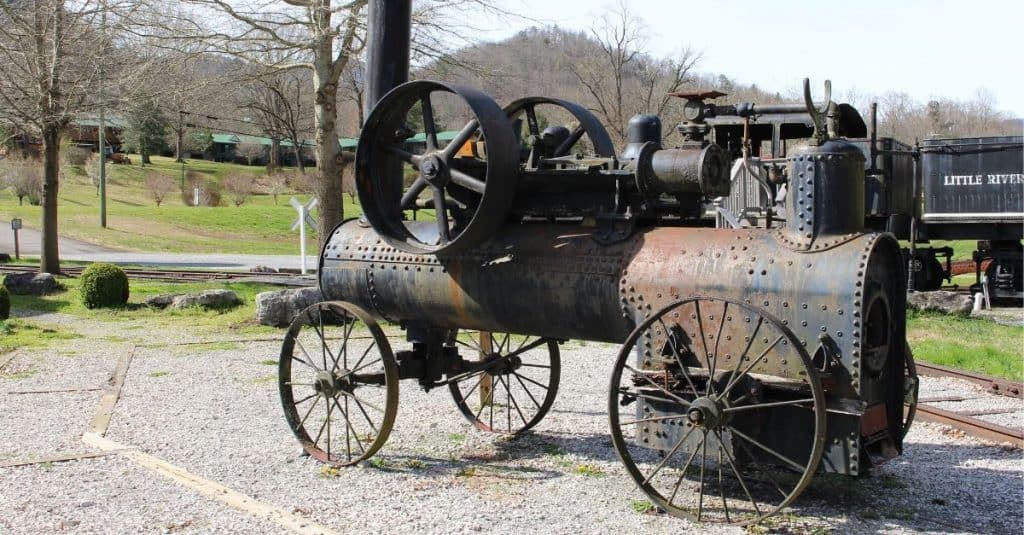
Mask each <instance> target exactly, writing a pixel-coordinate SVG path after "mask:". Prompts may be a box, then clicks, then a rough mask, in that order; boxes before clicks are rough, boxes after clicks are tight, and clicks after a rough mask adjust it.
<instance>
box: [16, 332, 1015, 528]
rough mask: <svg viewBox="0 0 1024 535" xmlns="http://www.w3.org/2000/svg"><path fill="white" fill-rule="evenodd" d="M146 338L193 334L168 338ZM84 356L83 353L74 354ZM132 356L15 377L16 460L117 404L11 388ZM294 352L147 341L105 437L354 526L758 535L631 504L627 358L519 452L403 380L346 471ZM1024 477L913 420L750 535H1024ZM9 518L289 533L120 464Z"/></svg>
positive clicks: (98, 346) (446, 400) (56, 472)
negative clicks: (337, 463) (894, 443)
mask: <svg viewBox="0 0 1024 535" xmlns="http://www.w3.org/2000/svg"><path fill="white" fill-rule="evenodd" d="M39 319H43V320H46V321H54V322H61V323H63V322H65V321H68V318H67V317H59V316H56V315H48V316H44V317H40V318H39ZM93 329H94V326H90V327H89V330H90V331H92V330H93ZM99 332H102V331H99ZM147 338H148V339H151V340H164V341H171V340H173V339H175V338H177V339H178V340H179V341H182V342H184V341H188V337H187V336H186V335H182V334H175V333H173V332H170V331H169V330H168V331H166V332H164V331H157V332H152V333H147ZM71 348H77V349H76V351H77V353H78V355H77V356H74V357H68V356H61V352H68V351H69V350H71ZM125 348H126V345H125V344H124V343H111V342H104V341H103V340H100V339H95V338H92V339H86V340H77V341H69V342H68V343H67V344H65V345H63V346H55V347H54V348H51V349H49V350H46V351H37V352H26V353H24V354H21V355H19V356H18V357H17V358H16V359H15V361H14V362H12V363H11V364H10V365H8V367H7V368H6V369H5V370H4V372H3V373H0V417H2V418H3V421H4V423H5V425H4V426H3V427H2V428H0V462H3V461H6V460H9V459H26V458H38V457H41V456H44V455H46V454H54V453H63V452H68V451H76V452H77V451H87V450H88V448H87V447H85V446H84V445H82V444H81V443H80V441H79V440H78V438H77V437H79V436H80V435H81V433H82V432H83V431H85V430H86V429H87V427H88V425H89V423H90V421H91V417H92V413H93V411H94V410H95V406H96V405H97V404H98V399H99V394H100V392H80V393H65V394H36V395H28V394H24V395H9V394H4V393H6V392H9V391H14V390H30V389H43V388H44V387H49V388H75V387H88V386H92V387H95V386H99V385H101V384H102V383H103V382H105V381H106V379H107V377H108V376H109V374H110V371H111V370H113V368H114V365H115V364H116V361H117V358H118V357H119V356H120V354H121V353H120V352H121V351H124V350H125ZM278 350H279V347H278V344H276V343H247V344H236V345H225V346H223V347H222V348H218V349H216V350H210V349H209V348H208V347H207V348H202V347H198V348H197V347H195V346H178V347H170V348H160V347H157V348H154V347H139V348H137V349H136V352H135V357H134V360H133V361H132V364H131V368H130V369H129V373H128V377H127V380H126V383H125V386H124V389H123V391H122V397H121V400H120V402H119V403H118V405H117V409H116V412H115V414H114V417H113V421H112V423H111V427H110V430H109V432H108V433H107V437H108V438H110V439H111V440H114V441H117V442H119V443H122V444H125V445H131V446H137V447H139V448H140V449H141V450H142V451H144V452H146V453H149V454H151V455H154V456H156V457H159V458H161V459H163V460H165V461H167V462H170V463H173V464H175V465H177V466H180V467H182V468H184V469H186V470H189V471H190V472H192V473H194V474H196V475H198V476H200V477H203V478H206V479H209V480H213V481H216V482H218V483H220V484H222V485H225V486H227V487H230V488H232V489H234V490H236V491H239V492H242V493H244V494H247V495H249V496H251V497H253V498H255V499H256V500H258V501H261V502H263V503H267V504H270V505H273V506H276V507H280V508H283V509H285V510H287V511H291V512H293V513H295V514H298V515H301V516H304V517H307V518H309V519H311V520H313V521H315V522H317V523H319V524H322V525H325V526H329V527H331V528H334V529H336V530H338V531H341V532H347V533H351V532H412V531H416V532H423V533H449V532H473V531H489V532H494V533H522V532H539V533H564V532H570V531H572V532H584V533H596V532H647V533H669V532H672V533H677V532H680V531H693V530H696V529H699V530H700V531H702V532H714V533H743V530H741V529H738V528H731V527H721V526H712V525H703V526H694V525H692V524H690V523H688V522H686V521H684V520H680V519H676V518H671V517H667V516H665V515H660V514H644V513H638V512H636V511H635V510H634V505H635V503H636V502H640V501H642V500H644V498H645V496H644V495H643V494H642V493H641V492H640V491H638V490H637V489H636V488H635V486H634V485H633V484H632V480H631V479H629V477H628V476H627V475H626V473H625V471H624V470H623V469H622V466H621V464H620V462H619V461H618V458H617V457H616V455H615V452H614V450H613V448H612V446H611V442H610V439H609V437H608V424H607V420H606V416H605V405H606V403H607V402H606V393H605V392H606V389H607V382H608V377H609V375H610V372H611V366H612V363H613V360H614V357H615V354H616V351H617V348H616V347H614V346H611V345H606V344H593V343H588V344H586V345H581V344H580V343H578V342H569V343H566V344H565V345H563V346H562V363H563V366H562V367H563V370H562V383H561V387H560V392H559V397H558V399H557V400H556V402H555V405H554V407H553V409H552V411H551V413H550V414H549V415H548V416H547V418H545V419H544V421H542V422H541V423H540V424H539V425H538V426H537V428H536V430H535V432H534V433H532V434H529V435H527V436H525V437H523V438H520V439H518V440H514V441H511V440H507V439H503V438H498V437H495V436H492V435H488V434H484V433H481V432H477V431H475V430H473V429H472V428H470V426H469V425H468V424H467V423H466V422H465V421H464V420H463V419H462V418H461V417H460V416H459V415H458V413H457V412H456V409H455V406H454V404H453V403H452V401H451V399H450V397H449V395H448V393H447V392H446V391H433V392H430V393H424V392H422V391H421V390H420V389H419V387H418V386H417V385H416V384H415V383H414V382H403V383H402V384H401V394H400V395H401V403H400V406H399V412H398V419H397V421H396V424H395V428H394V431H393V432H392V435H391V438H390V440H389V441H388V443H387V444H386V445H385V446H384V448H383V449H382V450H381V452H380V453H379V454H378V456H377V460H375V462H374V463H372V464H371V463H367V464H366V465H365V466H362V467H357V468H350V469H341V470H336V471H335V470H323V469H322V466H321V465H319V464H317V463H316V462H315V461H313V460H311V459H309V458H307V457H303V456H302V455H300V448H299V446H298V444H297V442H296V441H295V440H294V438H293V437H292V435H291V432H290V430H289V429H288V427H287V425H286V423H285V421H284V418H283V417H282V414H281V408H280V402H279V400H278V395H277V384H276V371H277V369H276V366H273V365H271V364H268V363H267V362H268V361H270V360H274V359H276V357H277V353H278ZM12 366H14V368H12ZM26 366H27V367H29V369H30V372H26V371H24V368H25V367H26ZM12 370H23V371H22V372H19V373H11V371H12ZM954 395H955V396H960V397H965V398H970V399H969V400H968V401H965V402H951V403H948V405H949V406H950V407H949V408H951V410H963V409H962V407H965V406H966V405H963V404H964V403H970V406H971V407H972V408H973V407H978V408H986V409H987V408H993V407H997V406H998V407H1004V406H1005V407H1008V408H1013V407H1017V409H1018V410H1017V411H1016V412H1015V413H1012V414H1011V416H1013V417H1014V418H1016V419H1015V420H1008V421H1006V422H1003V421H1000V423H1004V425H1019V424H1020V422H1021V419H1020V418H1021V414H1020V413H1021V411H1020V402H1019V400H1008V398H999V397H996V396H991V395H988V394H987V393H985V392H983V391H981V390H980V389H978V388H977V387H974V386H973V385H970V384H968V383H962V382H960V381H956V380H953V379H932V378H925V379H924V380H923V385H922V396H923V397H939V396H954ZM957 403H959V404H960V405H958V406H954V405H956V404H957ZM939 406H945V405H942V404H939ZM958 407H960V408H958ZM992 421H997V420H996V419H994V417H993V418H992ZM1014 422H1016V423H1014ZM33 455H35V456H36V457H32V456H33ZM1022 475H1024V458H1022V456H1021V452H1020V451H1019V450H1016V449H1011V448H1006V447H1003V446H999V445H994V444H988V443H985V442H983V441H980V440H977V439H974V438H970V437H965V436H963V434H962V433H959V432H956V431H953V430H951V429H948V428H945V427H942V426H937V425H932V424H915V426H914V429H913V430H912V431H911V433H910V435H909V437H908V439H907V445H906V452H905V455H904V456H903V457H900V458H898V459H896V460H894V461H892V462H890V463H888V464H886V465H884V466H882V467H880V468H879V469H877V470H876V471H875V473H874V474H873V475H872V476H870V477H865V478H861V479H850V478H838V479H837V478H818V479H817V480H816V481H815V483H814V484H812V486H811V487H810V488H809V489H807V491H805V493H804V494H803V496H801V497H800V498H799V499H798V500H797V503H796V504H795V506H794V507H793V509H792V512H791V514H787V515H783V516H781V517H778V518H776V519H773V520H770V521H769V522H768V523H767V524H766V525H765V526H762V527H758V528H756V529H754V530H752V531H755V532H765V531H772V532H775V531H789V532H815V531H824V532H828V531H835V532H851V533H877V532H886V533H890V532H891V533H922V532H974V533H1007V532H1015V533H1019V532H1020V527H1021V525H1022V523H1024V497H1022V485H1024V479H1022ZM0 511H4V513H3V514H0V532H3V533H44V532H53V531H60V530H71V531H76V532H179V531H180V532H217V533H227V532H232V533H234V532H238V533H243V532H244V533H252V532H260V533H263V532H268V533H273V532H279V531H281V530H282V528H280V527H279V526H278V525H276V524H269V523H266V522H264V521H262V520H258V519H255V518H254V517H252V516H250V515H249V514H247V513H244V512H242V511H239V510H236V509H233V508H229V507H227V506H225V505H222V504H221V503H220V502H218V501H215V500H213V499H210V498H207V497H205V496H203V495H201V494H199V493H198V492H196V491H194V490H192V489H190V488H187V487H185V486H182V485H179V484H177V483H175V482H172V481H170V480H167V479H164V478H162V477H159V476H157V475H155V474H154V473H153V472H150V471H148V470H146V469H144V468H142V467H140V466H138V465H135V464H134V463H132V462H131V461H130V460H129V459H126V458H121V457H118V456H112V457H103V458H97V459H88V460H83V461H79V462H72V463H57V464H52V465H49V464H42V465H33V466H27V467H19V468H7V469H0Z"/></svg>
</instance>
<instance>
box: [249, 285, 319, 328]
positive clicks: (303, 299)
mask: <svg viewBox="0 0 1024 535" xmlns="http://www.w3.org/2000/svg"><path fill="white" fill-rule="evenodd" d="M320 301H323V294H321V293H320V288H315V287H314V288H296V289H292V290H280V291H276V292H263V293H261V294H258V295H256V320H257V321H259V323H260V325H270V326H273V327H287V326H288V325H289V324H290V323H291V322H292V318H294V317H295V315H296V314H298V313H299V312H300V311H302V309H304V308H306V307H308V306H310V305H313V304H316V303H319V302H320Z"/></svg>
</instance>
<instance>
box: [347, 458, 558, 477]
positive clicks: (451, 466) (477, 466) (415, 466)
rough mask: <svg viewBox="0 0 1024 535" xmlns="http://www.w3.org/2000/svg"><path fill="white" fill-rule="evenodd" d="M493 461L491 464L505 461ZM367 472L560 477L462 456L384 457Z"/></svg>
mask: <svg viewBox="0 0 1024 535" xmlns="http://www.w3.org/2000/svg"><path fill="white" fill-rule="evenodd" d="M505 460H507V459H505V458H501V457H496V458H494V459H492V461H505ZM367 464H368V468H372V469H376V470H380V471H381V472H391V473H404V474H415V475H418V476H423V477H433V476H444V477H450V476H452V475H455V476H456V477H490V478H494V479H506V480H517V481H539V480H545V479H554V478H556V477H561V476H564V475H565V473H563V472H559V471H556V470H545V469H541V468H534V467H529V466H509V465H507V464H502V463H501V462H485V461H483V460H481V459H480V458H479V457H473V456H464V457H462V458H460V459H451V458H442V457H431V456H424V455H388V456H386V457H377V458H374V459H371V460H370V461H369V462H368V463H367Z"/></svg>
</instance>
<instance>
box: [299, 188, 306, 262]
mask: <svg viewBox="0 0 1024 535" xmlns="http://www.w3.org/2000/svg"><path fill="white" fill-rule="evenodd" d="M299 255H300V256H301V257H302V274H303V275H305V274H306V205H304V204H301V205H299Z"/></svg>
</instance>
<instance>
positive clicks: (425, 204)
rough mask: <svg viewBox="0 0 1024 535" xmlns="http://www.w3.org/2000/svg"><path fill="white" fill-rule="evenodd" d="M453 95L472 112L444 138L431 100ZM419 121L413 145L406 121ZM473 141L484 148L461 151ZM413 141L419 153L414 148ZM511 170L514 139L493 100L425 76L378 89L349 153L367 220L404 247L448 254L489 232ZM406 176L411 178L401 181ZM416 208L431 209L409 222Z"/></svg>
mask: <svg viewBox="0 0 1024 535" xmlns="http://www.w3.org/2000/svg"><path fill="white" fill-rule="evenodd" d="M452 94H454V95H455V96H456V97H458V101H459V102H458V103H457V104H460V105H461V107H464V108H466V113H467V114H468V115H471V116H472V118H471V119H470V120H469V122H467V123H466V124H465V125H464V126H462V128H461V129H460V130H458V132H457V133H455V134H454V136H453V137H452V138H451V139H450V140H449V141H447V142H446V143H443V142H442V139H441V138H442V136H440V134H441V133H442V132H441V131H439V128H438V121H437V120H436V119H438V118H439V117H438V113H436V110H435V105H434V104H433V102H432V100H431V99H432V97H433V96H434V95H441V96H437V97H434V98H438V99H440V98H442V96H444V98H451V95H452ZM453 105H454V104H453ZM419 122H422V124H423V130H424V132H423V139H422V140H421V141H417V142H415V143H413V142H412V140H413V138H414V134H416V132H415V129H416V128H415V127H411V126H410V125H413V124H416V123H419ZM474 140H480V141H485V149H484V150H471V151H465V150H464V146H465V145H466V144H467V143H469V142H472V141H474ZM420 142H422V144H423V149H422V152H421V151H420V149H419V148H413V145H418V144H419V143H420ZM474 146H475V145H474ZM518 173H519V145H518V144H517V143H516V140H515V136H514V133H513V131H512V126H511V122H510V121H509V119H508V117H507V116H506V115H505V112H504V111H503V110H502V109H501V108H500V107H499V106H498V104H497V103H495V102H494V101H493V100H491V98H490V97H488V96H487V95H485V94H484V93H482V92H480V91H477V90H476V89H472V88H469V87H464V86H460V85H455V84H446V83H442V82H434V81H429V80H420V81H414V82H408V83H405V84H402V85H400V86H398V87H396V88H395V89H393V90H392V91H391V92H390V93H388V94H387V95H385V96H384V98H382V99H381V101H380V102H379V103H378V104H377V106H376V107H374V109H373V112H372V113H370V116H369V117H368V118H367V120H366V125H365V126H364V127H363V132H362V135H360V137H359V146H358V148H357V152H356V190H357V191H358V193H359V201H360V203H361V204H362V206H363V213H364V215H365V216H366V219H367V220H368V221H369V222H370V224H371V225H372V226H373V229H374V230H376V231H377V234H380V235H381V237H382V238H384V240H386V241H387V242H388V243H389V244H391V245H392V246H394V247H396V248H398V249H401V250H403V251H406V252H410V253H434V254H442V253H455V252H458V251H462V250H465V249H467V248H470V247H473V246H474V245H477V244H479V243H480V242H482V241H483V240H484V239H486V238H488V237H490V236H491V235H492V234H493V233H494V231H495V230H497V228H498V227H499V226H500V225H501V224H502V223H504V221H505V216H506V215H507V213H508V210H509V208H510V207H511V205H512V200H513V197H514V195H515V191H516V187H517V184H518V177H519V174H518ZM407 175H408V176H410V177H415V178H413V179H412V181H411V183H408V185H406V179H405V177H406V176H407ZM418 210H428V211H429V210H433V212H434V214H433V215H434V221H433V222H416V221H412V220H411V219H412V218H414V217H415V213H416V211H418Z"/></svg>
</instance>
